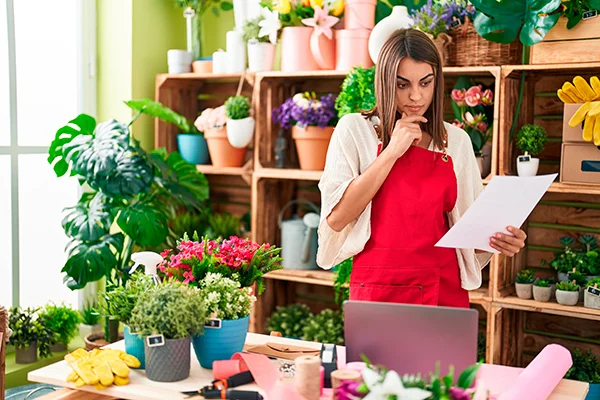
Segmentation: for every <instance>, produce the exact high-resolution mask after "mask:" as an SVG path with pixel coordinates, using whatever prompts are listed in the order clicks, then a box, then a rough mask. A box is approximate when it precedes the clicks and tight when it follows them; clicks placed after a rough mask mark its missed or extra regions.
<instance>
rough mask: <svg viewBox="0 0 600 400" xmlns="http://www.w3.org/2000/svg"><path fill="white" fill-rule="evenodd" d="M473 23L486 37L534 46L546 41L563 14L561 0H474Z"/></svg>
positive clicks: (500, 41) (497, 40)
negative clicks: (474, 12)
mask: <svg viewBox="0 0 600 400" xmlns="http://www.w3.org/2000/svg"><path fill="white" fill-rule="evenodd" d="M471 3H472V4H473V5H474V6H475V9H476V10H477V15H476V16H475V20H474V21H473V25H474V26H475V29H476V30H477V32H478V33H479V34H480V35H481V36H483V37H484V38H485V39H487V40H489V41H491V42H497V43H505V44H508V43H512V42H514V41H515V39H516V38H517V36H518V37H519V39H520V41H521V43H523V44H524V45H526V46H533V45H534V44H536V43H539V42H541V41H542V39H543V38H544V36H546V34H547V33H548V31H549V30H550V29H552V27H554V25H556V23H557V22H558V19H559V18H560V16H561V15H562V6H561V0H471Z"/></svg>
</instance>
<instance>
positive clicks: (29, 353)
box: [8, 307, 58, 364]
mask: <svg viewBox="0 0 600 400" xmlns="http://www.w3.org/2000/svg"><path fill="white" fill-rule="evenodd" d="M38 311H39V308H35V309H34V308H26V309H22V308H21V307H12V308H10V310H9V316H8V327H9V328H10V329H11V330H12V334H11V336H10V340H9V344H11V345H13V346H15V362H16V363H17V364H31V363H34V362H36V361H37V358H38V351H39V355H40V357H42V358H47V357H50V356H51V355H52V351H51V350H50V346H51V345H52V344H53V343H56V341H57V339H58V335H57V334H56V333H54V332H53V331H52V330H50V328H48V327H47V326H45V324H44V323H45V322H46V320H45V319H41V318H40V317H39V314H38Z"/></svg>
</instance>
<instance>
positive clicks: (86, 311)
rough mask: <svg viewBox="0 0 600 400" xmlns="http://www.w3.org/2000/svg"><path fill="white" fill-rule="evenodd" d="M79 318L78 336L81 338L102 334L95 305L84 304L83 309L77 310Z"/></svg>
mask: <svg viewBox="0 0 600 400" xmlns="http://www.w3.org/2000/svg"><path fill="white" fill-rule="evenodd" d="M79 316H80V318H81V324H80V325H79V335H80V336H81V337H82V338H86V337H89V336H90V335H92V334H96V333H100V332H102V324H101V323H100V313H99V312H98V310H97V306H96V305H95V304H85V305H84V307H83V309H81V310H79Z"/></svg>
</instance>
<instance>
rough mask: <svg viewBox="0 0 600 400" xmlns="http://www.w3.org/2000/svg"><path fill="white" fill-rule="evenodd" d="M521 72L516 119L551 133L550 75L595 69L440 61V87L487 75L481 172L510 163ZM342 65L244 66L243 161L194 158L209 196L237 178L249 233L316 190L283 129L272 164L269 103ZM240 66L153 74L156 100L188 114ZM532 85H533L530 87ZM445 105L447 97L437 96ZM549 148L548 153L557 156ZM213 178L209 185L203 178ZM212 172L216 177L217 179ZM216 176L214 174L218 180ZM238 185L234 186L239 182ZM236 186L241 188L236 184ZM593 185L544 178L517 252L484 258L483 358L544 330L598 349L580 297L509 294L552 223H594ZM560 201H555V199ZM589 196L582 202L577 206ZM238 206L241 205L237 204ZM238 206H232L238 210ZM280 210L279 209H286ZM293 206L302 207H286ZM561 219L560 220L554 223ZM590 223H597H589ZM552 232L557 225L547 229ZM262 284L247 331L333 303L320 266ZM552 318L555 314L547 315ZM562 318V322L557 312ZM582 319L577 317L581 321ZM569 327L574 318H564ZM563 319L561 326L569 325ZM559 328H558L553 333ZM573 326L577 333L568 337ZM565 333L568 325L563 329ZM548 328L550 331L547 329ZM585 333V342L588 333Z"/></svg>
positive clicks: (598, 219) (266, 227)
mask: <svg viewBox="0 0 600 400" xmlns="http://www.w3.org/2000/svg"><path fill="white" fill-rule="evenodd" d="M523 72H524V73H525V87H524V90H525V93H524V97H523V99H524V101H523V105H522V108H523V110H522V112H521V113H520V116H519V119H518V125H517V129H518V128H519V127H520V126H521V125H522V124H523V123H532V122H533V123H539V124H541V125H543V126H544V127H545V128H546V129H547V130H549V133H550V136H551V137H553V138H558V137H559V136H560V132H561V131H560V129H561V128H560V125H561V124H562V121H560V120H559V118H558V115H559V114H562V108H561V104H559V103H557V102H558V99H557V98H553V97H552V96H551V95H549V93H550V92H552V91H556V89H557V85H558V84H562V82H564V81H565V80H572V78H573V77H574V76H576V75H582V76H584V77H589V76H590V75H592V74H600V63H588V64H564V65H557V64H552V65H509V66H502V67H465V68H462V67H459V68H454V67H452V68H445V70H444V74H445V76H446V77H447V85H446V86H447V87H446V91H447V92H448V89H449V88H451V86H452V85H453V80H455V79H456V78H457V77H459V76H461V75H470V76H473V77H477V78H479V79H484V80H487V81H488V82H492V81H493V83H494V88H495V90H494V95H495V99H494V103H495V104H496V107H495V112H494V135H493V139H492V145H493V150H492V172H491V173H490V175H489V176H487V177H486V178H485V179H484V183H489V181H490V179H491V178H492V177H493V176H495V175H509V174H513V173H514V165H513V164H514V163H513V162H512V161H511V160H512V158H514V149H513V148H512V147H511V146H510V141H509V133H510V125H511V123H512V119H513V117H514V111H515V108H516V105H517V101H516V99H517V96H518V90H519V86H520V80H521V74H522V73H523ZM344 77H345V75H344V74H341V73H339V72H336V71H311V72H300V73H294V74H285V73H282V72H279V71H275V72H268V73H259V74H246V76H245V83H244V91H243V92H244V94H246V95H249V94H250V93H252V94H253V96H254V105H255V113H256V114H255V115H256V118H257V129H256V134H255V138H254V143H253V144H252V145H251V146H252V147H253V151H252V152H249V153H250V156H249V158H248V161H252V162H248V163H247V164H246V165H245V166H244V167H243V168H214V167H212V166H198V170H199V171H201V172H203V173H205V174H206V175H207V176H208V178H209V180H211V198H212V197H213V195H216V196H220V195H219V190H220V189H218V188H221V187H222V186H223V182H228V180H231V179H237V183H236V184H234V185H232V186H233V189H228V190H226V191H225V193H229V195H228V196H229V197H227V200H226V201H225V202H226V203H227V202H231V203H239V202H240V199H242V200H244V199H247V202H248V206H250V205H251V207H252V227H253V229H252V232H253V239H254V240H256V241H259V242H263V241H267V242H271V243H274V244H279V242H278V240H279V227H278V226H277V225H278V224H277V220H278V217H279V210H280V209H281V207H282V206H283V205H284V204H285V203H286V202H287V201H289V200H292V199H296V198H300V199H305V200H310V201H311V202H314V203H315V204H317V205H319V200H320V199H319V193H318V190H315V189H316V185H317V182H318V181H319V180H320V178H321V175H322V171H303V170H300V169H298V164H297V157H296V155H295V148H294V144H293V141H292V139H291V137H290V136H289V132H287V134H288V136H287V139H288V157H287V161H288V162H287V165H286V167H287V168H273V167H274V154H273V151H272V149H273V144H274V139H275V138H276V136H277V134H278V133H279V131H278V127H276V126H274V124H273V123H272V120H271V110H272V109H273V108H274V107H277V106H278V105H279V104H281V102H283V100H285V99H286V98H287V97H288V96H291V95H293V94H294V93H295V92H296V91H304V90H315V91H316V90H317V89H318V93H325V92H329V91H331V92H337V91H339V85H340V84H341V82H342V81H343V79H344ZM239 79H240V75H212V74H180V75H166V74H165V75H159V76H158V77H157V89H156V96H157V100H159V101H162V102H163V103H164V104H166V105H169V106H170V107H172V108H173V109H175V110H176V111H178V112H180V113H183V114H184V115H186V117H188V118H190V119H191V118H195V116H196V115H198V114H199V112H201V111H202V109H203V108H205V107H211V106H217V105H220V104H222V103H223V101H224V100H225V98H226V97H227V96H229V95H232V94H233V93H235V90H236V89H237V84H238V82H239ZM536 91H537V92H541V93H542V95H538V96H535V93H536ZM446 101H447V103H446V104H445V107H446V109H447V110H448V107H449V105H450V100H449V99H447V100H446ZM176 134H177V132H176V131H175V130H174V128H173V127H168V126H166V125H165V124H163V123H161V122H160V121H157V123H156V145H157V147H167V149H168V150H169V151H173V150H176V149H177V143H176ZM554 143H557V142H556V141H553V142H551V144H550V145H549V146H548V149H547V154H546V155H545V156H544V157H546V158H545V159H547V160H554V161H556V160H557V159H558V157H559V156H560V153H557V152H556V149H557V146H556V144H554ZM557 156H558V157H557ZM546 165H548V166H545V167H544V168H543V169H542V171H541V172H542V173H544V172H551V171H557V167H556V163H554V164H552V163H548V164H546ZM214 180H217V182H218V183H217V185H216V187H217V189H213V186H212V184H213V181H214ZM219 180H220V181H219ZM223 180H224V181H223ZM246 185H247V188H246V189H243V188H242V187H243V186H246ZM242 189H243V190H242ZM598 194H600V187H599V186H588V185H570V184H561V183H558V182H557V183H554V184H552V186H551V187H550V189H549V190H548V193H547V194H546V196H545V197H544V199H543V200H542V203H540V205H538V207H536V209H535V210H534V212H533V214H532V217H531V218H530V219H529V221H528V224H526V226H525V228H526V230H527V232H528V234H529V239H528V248H527V249H526V250H524V251H523V252H522V253H521V254H520V255H519V256H518V257H515V258H514V259H507V258H505V257H502V256H494V257H493V259H492V262H491V264H490V266H489V268H486V269H485V270H484V272H485V273H486V278H485V279H486V282H485V283H484V286H483V287H482V288H480V289H478V290H475V291H472V292H470V294H469V295H470V300H471V303H472V307H473V308H476V309H478V310H479V311H480V317H481V326H482V329H483V331H484V332H485V337H486V342H487V357H486V359H487V362H495V363H503V364H507V365H523V364H524V363H526V362H527V361H529V360H530V359H531V358H533V356H534V354H533V353H534V352H535V351H539V350H541V346H542V345H543V344H545V343H547V342H548V341H549V340H554V341H557V342H559V343H561V344H565V345H568V347H569V348H572V347H574V346H575V345H577V346H580V347H582V348H593V349H594V350H595V351H596V352H597V354H599V355H600V352H599V351H598V349H600V347H599V345H598V344H596V343H600V334H594V333H592V332H585V331H584V329H583V328H582V326H583V325H582V324H583V323H584V322H586V323H594V324H598V325H599V327H598V328H599V329H598V330H596V332H600V323H598V322H596V321H597V320H600V313H598V312H597V310H590V309H586V308H584V307H582V306H576V307H565V306H562V305H559V304H557V303H555V302H552V303H538V302H535V301H533V300H531V301H523V300H521V299H518V298H516V297H515V296H514V276H515V275H516V273H517V272H518V271H519V270H520V269H522V268H524V267H535V268H536V270H537V271H538V272H539V273H540V274H542V275H543V274H544V273H552V271H550V270H549V269H547V268H546V269H544V267H542V266H541V265H540V264H539V263H540V260H541V259H542V258H544V257H546V258H548V259H549V260H550V259H551V257H552V250H553V249H552V247H556V245H555V246H552V245H551V243H550V242H553V241H554V240H555V239H557V238H558V236H557V235H558V233H560V232H563V233H565V232H566V233H577V232H581V231H579V230H578V228H582V229H583V230H584V231H586V232H589V229H597V228H600V214H599V211H598V208H596V206H595V204H598V205H599V206H600V198H598V197H594V195H598ZM559 203H560V204H559ZM590 204H591V205H592V206H591V207H588V208H586V206H589V205H590ZM242 209H243V208H242ZM240 212H241V211H240ZM292 212H293V211H292V210H289V211H288V212H287V213H286V215H285V217H284V219H286V218H289V216H290V215H291V214H292ZM296 212H297V213H302V212H303V211H302V210H296ZM561 225H564V226H562V227H561ZM599 230H600V229H599ZM557 232H558V233H557ZM266 281H267V286H268V290H267V291H266V292H265V293H264V294H263V296H261V298H260V299H259V302H258V304H257V306H256V307H255V311H254V314H253V318H252V327H251V330H252V331H258V332H261V331H264V330H265V321H266V319H267V318H268V316H269V315H270V312H272V311H273V310H274V309H275V307H276V306H277V305H285V304H288V303H292V302H295V301H298V300H300V301H302V302H304V303H306V304H309V306H310V307H311V309H312V310H313V312H318V311H320V309H322V308H327V307H328V308H334V309H335V308H336V305H335V304H334V303H333V301H332V299H333V273H332V272H329V271H321V270H316V271H296V270H282V271H276V272H273V273H270V274H268V275H267V276H266ZM557 318H558V319H557ZM564 321H568V322H564ZM582 321H583V322H582ZM527 324H532V326H534V327H535V324H542V325H544V324H545V325H544V326H547V328H548V331H549V333H548V336H544V335H543V332H541V331H540V330H539V329H538V330H536V329H529V328H528V325H527ZM573 327H575V328H573ZM569 329H571V331H569ZM552 330H556V331H559V332H562V335H563V336H564V332H563V331H566V332H571V336H570V339H564V338H563V336H560V335H561V333H558V334H556V333H552V332H550V331H552ZM557 335H559V336H560V338H559V337H558V336H557ZM578 335H579V336H580V337H581V338H583V341H582V342H578V341H577V340H576V339H577V337H578ZM567 336H568V335H567ZM596 336H599V337H596ZM548 338H550V339H548ZM590 338H591V339H592V342H593V343H592V344H590V342H589V340H590Z"/></svg>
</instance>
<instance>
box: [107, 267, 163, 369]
mask: <svg viewBox="0 0 600 400" xmlns="http://www.w3.org/2000/svg"><path fill="white" fill-rule="evenodd" d="M153 286H154V283H153V281H152V277H150V276H147V275H145V274H144V273H143V272H134V273H133V274H132V275H131V278H130V279H128V280H127V282H125V284H124V285H120V284H118V283H117V282H115V281H114V280H109V281H108V282H107V284H106V292H105V293H104V295H103V303H106V304H110V307H109V310H110V311H111V317H112V318H113V319H114V320H115V321H117V322H121V323H122V324H123V325H124V327H123V338H124V340H125V352H126V353H127V354H131V355H132V356H134V357H135V358H137V359H138V360H139V361H140V368H142V369H144V368H145V351H144V340H143V338H142V337H141V336H140V335H138V334H137V333H136V332H134V331H132V330H131V327H130V325H131V313H132V312H133V308H134V307H135V305H136V302H137V300H138V298H139V297H140V294H141V293H143V292H145V291H147V290H149V289H151V288H152V287H153Z"/></svg>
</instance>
